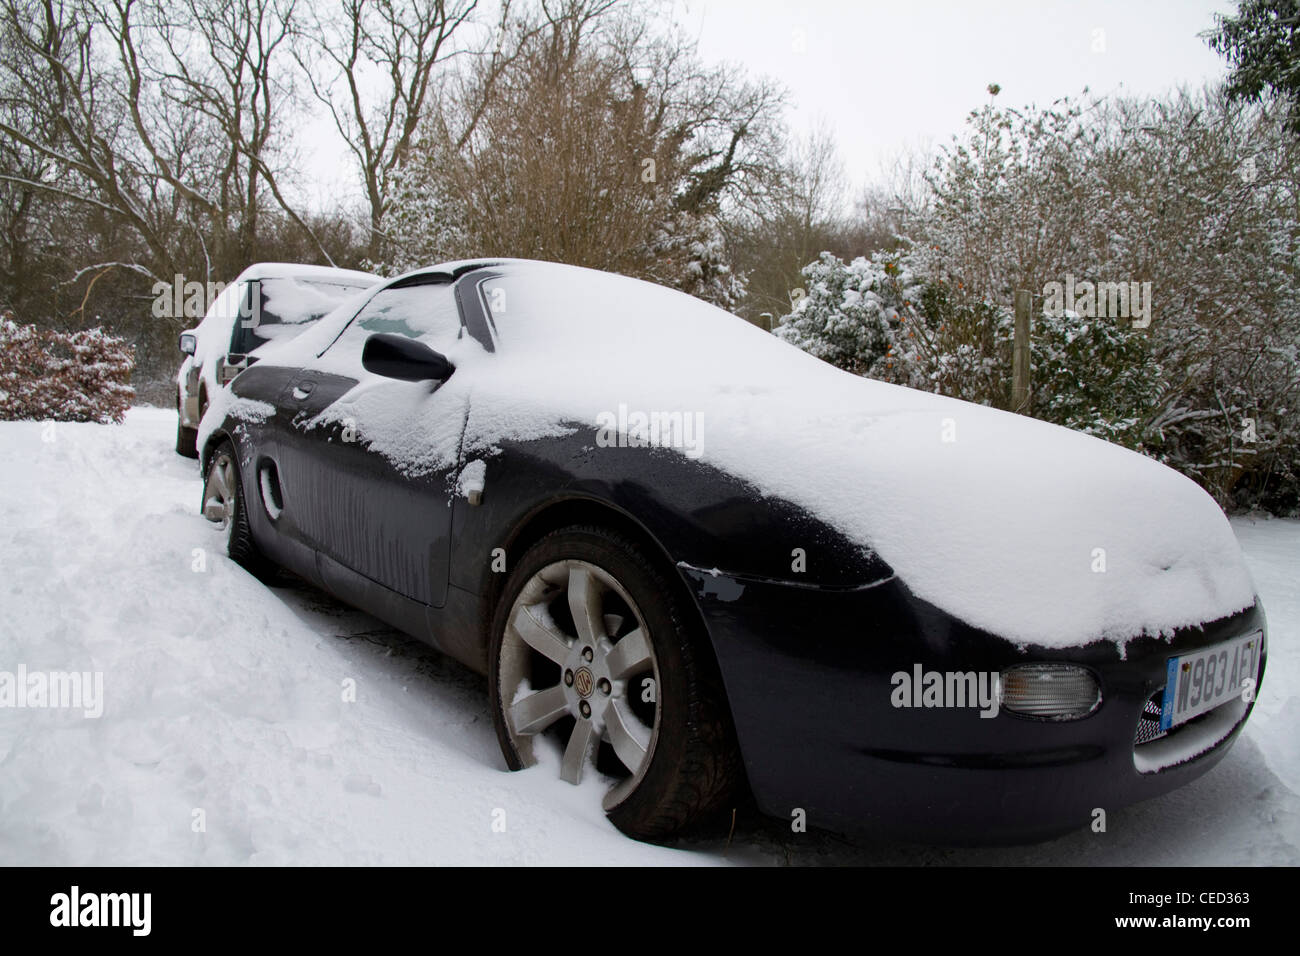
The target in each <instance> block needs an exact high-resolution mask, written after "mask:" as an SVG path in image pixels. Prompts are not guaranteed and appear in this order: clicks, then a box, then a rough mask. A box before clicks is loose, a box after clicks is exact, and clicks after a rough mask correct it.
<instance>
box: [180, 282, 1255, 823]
mask: <svg viewBox="0 0 1300 956" xmlns="http://www.w3.org/2000/svg"><path fill="white" fill-rule="evenodd" d="M362 299H363V300H364V301H357V302H353V303H349V305H348V306H347V307H346V308H340V309H338V310H336V311H335V312H334V313H332V314H331V315H329V316H326V317H325V318H324V319H322V320H321V321H320V322H318V323H317V324H316V325H315V326H314V327H312V328H311V329H309V330H308V331H306V332H304V333H303V334H302V335H301V336H299V337H298V338H297V339H295V340H293V341H292V342H288V343H284V344H281V343H272V344H270V345H268V346H266V347H265V348H264V350H263V352H262V353H261V360H260V361H259V362H258V363H257V364H256V365H254V366H252V367H250V368H248V369H247V370H245V371H244V372H243V373H242V374H241V375H240V376H239V377H238V378H237V379H235V380H234V382H233V384H232V386H231V388H230V389H226V390H223V391H222V393H221V397H220V401H221V408H220V409H218V408H217V407H216V405H215V404H214V407H213V409H212V413H211V414H210V415H209V417H208V418H207V419H205V422H204V426H203V428H202V429H201V434H200V436H199V447H200V449H201V452H202V468H203V474H204V475H205V482H204V490H203V513H204V515H205V516H206V517H207V518H208V519H210V520H211V521H214V522H218V523H220V524H221V525H223V526H224V527H225V529H226V535H227V547H228V551H229V554H230V555H231V556H232V557H233V558H234V559H235V560H237V561H238V562H240V563H242V564H243V565H244V566H246V567H248V568H250V569H252V570H254V571H256V572H259V573H261V572H264V571H266V570H267V569H268V568H271V567H273V566H276V565H278V566H282V567H285V568H288V569H290V570H292V571H293V572H296V573H297V574H299V575H301V576H303V577H305V578H307V579H309V580H310V581H313V582H315V583H316V584H317V585H319V586H320V587H322V588H324V589H326V590H327V591H329V592H331V593H333V594H334V595H336V596H337V597H339V598H340V599H342V600H343V601H346V602H349V603H351V604H354V605H356V606H358V607H360V608H363V609H365V610H366V611H368V612H370V613H371V614H373V615H375V616H376V617H379V618H381V619H382V620H384V621H387V622H389V623H390V624H392V625H393V626H395V627H397V628H399V629H402V630H404V631H406V632H409V633H411V634H413V635H416V636H418V637H420V638H422V639H424V640H426V641H428V642H430V643H431V644H433V645H434V646H435V647H437V648H439V649H441V650H442V651H443V652H445V653H447V654H449V655H451V656H453V657H455V658H457V659H458V660H460V661H463V662H464V663H465V664H467V665H469V666H470V667H472V668H474V669H476V670H478V671H480V672H482V673H484V674H487V675H488V677H489V680H488V684H489V688H490V696H491V701H490V706H491V712H492V716H493V720H494V723H495V727H496V732H497V736H498V738H499V741H500V744H501V749H502V752H503V754H504V756H505V761H506V763H507V765H508V766H509V767H511V768H512V769H519V768H522V767H525V766H529V765H532V764H536V763H540V764H542V765H544V766H546V767H549V768H550V771H551V772H552V773H556V774H558V775H559V776H560V777H561V778H563V779H564V780H567V781H569V782H571V783H578V782H579V781H580V780H582V779H583V777H584V775H585V776H587V777H588V778H590V777H591V776H593V774H592V771H593V770H594V771H595V774H594V776H595V777H596V780H597V781H598V785H599V786H600V788H601V792H602V793H603V807H604V810H605V812H606V813H607V814H608V816H609V818H610V819H611V820H612V821H613V822H614V823H615V824H616V825H617V826H618V827H619V828H621V829H622V830H623V831H625V832H626V833H628V834H631V835H632V836H635V837H638V838H643V839H651V840H660V839H665V838H668V837H670V836H672V835H673V834H675V833H678V832H680V831H681V830H683V829H685V828H687V827H689V826H691V825H692V824H694V823H696V822H698V821H700V820H702V819H704V818H706V817H708V816H710V815H711V814H713V813H714V812H716V811H719V810H720V809H722V808H725V807H729V806H734V805H735V804H734V803H732V802H731V801H732V800H733V797H734V795H735V794H736V792H737V789H738V788H742V787H746V786H747V787H748V788H749V789H750V791H751V792H752V794H753V797H754V798H755V800H756V802H757V805H758V806H759V807H760V808H761V809H762V810H763V811H765V812H767V813H769V814H772V815H774V816H777V817H781V818H784V819H786V820H793V821H796V822H799V821H805V820H806V821H807V822H808V823H811V824H820V825H824V826H828V827H832V828H837V829H843V830H856V831H869V832H874V833H877V834H880V835H883V836H887V837H890V838H896V839H897V838H907V839H922V840H927V841H935V840H938V841H944V842H962V843H971V842H990V841H992V842H1004V841H1027V840H1035V839H1040V838H1045V837H1048V836H1051V835H1054V834H1056V833H1060V832H1063V831H1066V830H1069V829H1072V828H1076V827H1082V826H1086V825H1089V824H1092V825H1094V826H1095V825H1096V824H1097V821H1098V819H1099V817H1098V814H1099V813H1106V812H1110V811H1113V810H1114V809H1116V808H1118V807H1121V806H1123V805H1125V804H1128V803H1132V802H1135V801H1138V800H1142V799H1145V798H1148V797H1151V796H1154V795H1157V794H1160V793H1163V792H1165V791H1167V790H1169V789H1171V788H1173V787H1177V786H1179V785H1181V784H1183V783H1186V782H1187V781H1189V780H1191V779H1193V778H1195V777H1197V776H1198V775H1200V774H1202V773H1204V772H1205V771H1206V770H1208V769H1209V768H1210V767H1211V766H1213V765H1214V764H1215V763H1217V762H1218V761H1219V760H1220V759H1222V757H1223V756H1224V754H1225V753H1226V752H1227V750H1228V748H1229V747H1230V746H1231V744H1232V742H1233V741H1234V739H1235V738H1236V736H1237V734H1238V733H1239V732H1240V730H1241V728H1242V726H1243V724H1244V722H1245V720H1246V718H1247V715H1248V714H1249V713H1250V710H1251V708H1252V706H1253V702H1254V699H1255V694H1256V693H1257V692H1258V687H1259V681H1260V679H1261V677H1262V674H1263V670H1264V661H1265V651H1266V646H1265V621H1264V614H1263V610H1262V608H1261V607H1260V604H1259V601H1258V599H1257V597H1256V595H1255V589H1254V587H1253V584H1252V581H1251V579H1250V576H1249V574H1248V573H1247V571H1246V568H1245V566H1244V564H1243V560H1242V556H1241V553H1240V550H1239V548H1238V545H1237V543H1236V540H1235V538H1234V536H1233V533H1232V531H1231V529H1230V527H1229V525H1228V522H1227V520H1226V518H1225V516H1224V514H1223V513H1222V511H1221V510H1220V509H1219V508H1218V506H1217V505H1216V504H1215V502H1214V501H1213V500H1212V499H1211V498H1210V497H1209V496H1208V495H1207V494H1206V493H1205V492H1204V491H1202V490H1201V489H1200V488H1199V487H1198V486H1197V485H1196V484H1195V483H1193V482H1192V481H1190V480H1189V479H1187V478H1185V477H1184V476H1182V475H1180V474H1178V473H1176V472H1174V471H1172V470H1170V469H1168V468H1166V467H1164V466H1162V465H1160V464H1159V463H1157V462H1155V461H1153V460H1151V459H1149V458H1146V457H1144V456H1142V455H1139V454H1136V453H1134V452H1131V451H1128V450H1125V449H1123V448H1120V447H1118V446H1115V445H1111V444H1108V443H1106V442H1103V441H1101V440H1098V439H1096V438H1093V437H1090V436H1087V435H1083V434H1079V433H1076V432H1072V431H1068V430H1066V429H1063V428H1059V427H1056V426H1053V425H1048V424H1045V423H1042V422H1039V421H1035V420H1032V419H1028V418H1025V417H1022V416H1018V415H1013V414H1010V413H1006V412H1001V411H996V410H993V409H990V408H986V407H983V406H978V405H972V404H968V403H965V402H960V401H956V400H952V399H947V398H943V397H940V396H937V395H932V394H928V393H924V392H919V391H914V390H911V389H906V388H901V387H898V386H893V385H888V384H884V383H881V382H876V381H871V380H868V379H864V378H861V377H858V376H854V375H851V374H848V373H846V372H843V371H840V370H838V369H835V368H833V367H832V366H830V365H828V364H825V363H823V362H821V361H820V360H818V359H816V358H813V357H812V356H810V355H807V354H805V353H803V352H800V351H799V350H797V349H795V348H793V347H792V346H789V345H787V344H786V343H784V342H782V341H780V340H779V339H778V338H777V337H775V336H772V335H770V334H768V333H766V332H764V331H762V330H760V329H758V328H756V327H755V326H752V325H749V324H748V323H746V322H744V321H742V320H741V319H739V318H736V317H734V316H732V315H730V314H728V313H726V312H723V311H721V310H719V309H716V308H714V307H712V306H709V305H707V304H705V303H703V302H701V301H699V300H697V299H693V298H691V297H689V296H686V295H684V294H681V293H678V292H674V291H671V290H668V289H664V288H661V287H659V286H655V285H650V284H647V283H644V282H640V281H637V280H632V279H628V278H625V277H620V276H613V275H609V274H606V273H601V272H594V271H590V270H585V269H578V268H574V267H569V266H560V265H555V264H548V263H535V262H527V261H521V260H504V261H476V262H460V263H451V264H446V265H441V266H436V267H432V268H430V269H427V270H423V271H420V272H415V273H411V274H408V275H406V276H403V277H401V278H398V279H396V280H392V281H389V282H387V283H385V284H384V285H382V286H380V287H378V288H376V289H375V290H372V292H370V293H369V294H368V295H365V296H363V297H362ZM1171 811H1172V808H1171ZM1184 812H1186V810H1184ZM1183 825H1185V826H1186V827H1188V828H1192V829H1196V830H1199V829H1200V828H1202V827H1204V825H1205V821H1203V820H1199V819H1192V818H1189V819H1187V820H1186V821H1185V824H1183Z"/></svg>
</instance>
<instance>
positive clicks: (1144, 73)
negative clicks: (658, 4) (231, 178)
mask: <svg viewBox="0 0 1300 956" xmlns="http://www.w3.org/2000/svg"><path fill="white" fill-rule="evenodd" d="M1234 7H1235V4H1233V3H1232V2H1230V0H1217V2H1216V0H967V2H962V0H857V2H853V0H807V2H803V3H788V2H780V0H663V5H662V8H663V13H664V17H665V19H666V20H667V19H675V20H676V21H677V23H678V24H679V25H680V26H681V28H682V29H683V30H684V31H685V32H686V33H687V34H688V35H689V36H691V37H693V38H695V39H696V40H697V41H698V43H699V48H700V53H701V55H702V56H703V58H704V59H705V61H706V62H710V63H716V62H721V61H729V62H734V63H739V64H741V65H743V66H744V67H745V68H746V69H747V70H748V71H749V72H750V73H751V74H754V75H766V76H770V77H772V78H773V79H775V80H777V81H778V82H779V83H781V84H783V85H784V86H785V87H787V88H788V90H789V94H790V96H789V103H790V110H789V114H788V116H789V120H790V123H791V127H792V129H793V130H795V131H796V132H806V131H808V130H810V129H812V128H813V127H814V126H816V125H818V124H824V125H826V126H827V127H829V129H830V130H831V132H832V133H833V134H834V136H835V139H836V141H837V143H838V146H839V151H840V157H841V159H842V160H843V161H844V165H845V169H846V172H847V174H848V176H849V178H850V180H851V181H852V182H853V183H854V185H855V187H856V186H858V185H861V184H863V183H866V182H868V181H872V180H877V179H879V178H881V172H882V169H883V168H884V166H885V165H887V164H888V163H890V162H891V161H892V160H893V158H894V157H896V156H897V155H898V154H899V153H900V152H901V151H903V150H904V149H909V148H922V149H927V150H928V149H929V148H931V147H933V146H937V145H940V144H942V143H946V142H947V141H948V139H949V138H950V137H951V136H952V135H953V134H954V133H958V132H960V130H961V128H962V124H963V122H964V120H965V118H966V115H967V114H968V113H969V112H970V110H972V109H974V108H977V107H979V106H981V105H982V104H983V103H985V102H986V101H987V100H988V94H987V93H986V92H985V88H986V87H987V86H988V84H989V83H997V84H999V85H1000V86H1001V87H1002V92H1001V94H1000V95H999V97H998V102H999V103H1001V104H1003V105H1009V106H1023V105H1025V104H1027V103H1038V104H1040V105H1047V104H1049V103H1050V102H1052V101H1053V100H1055V99H1057V98H1059V97H1061V96H1065V95H1073V96H1077V95H1078V94H1079V93H1080V92H1081V91H1082V89H1083V88H1084V87H1085V86H1086V87H1088V88H1089V90H1090V91H1091V92H1092V93H1097V94H1101V93H1109V92H1115V91H1120V90H1123V91H1127V92H1130V93H1138V94H1159V93H1162V92H1165V91H1167V90H1169V89H1172V88H1174V87H1177V86H1179V85H1181V84H1187V85H1190V86H1199V85H1201V84H1202V83H1204V82H1206V81H1208V80H1216V79H1219V78H1222V77H1223V76H1224V74H1225V66H1224V62H1223V60H1222V59H1221V58H1220V57H1219V56H1217V55H1216V54H1215V53H1214V52H1213V51H1211V50H1210V48H1209V46H1208V45H1207V44H1206V43H1205V41H1204V40H1203V39H1201V37H1199V36H1198V35H1197V34H1199V33H1200V32H1202V31H1204V30H1206V29H1208V28H1210V27H1211V26H1212V25H1213V22H1214V17H1213V15H1214V13H1216V12H1219V13H1227V12H1231V11H1232V10H1233V9H1234ZM1098 31H1100V32H1098ZM1094 46H1097V47H1099V49H1096V50H1095V49H1094ZM303 143H304V146H305V147H306V149H305V150H304V156H303V163H302V166H301V167H300V168H301V171H302V179H301V181H300V183H299V186H300V189H301V190H302V191H303V192H304V193H305V194H306V195H307V196H308V197H309V201H311V200H313V199H314V200H316V201H319V202H326V201H328V200H329V199H331V198H332V197H336V196H337V195H338V194H339V193H340V191H346V192H356V190H355V187H352V186H351V184H350V180H351V178H352V177H353V175H354V174H352V173H351V171H350V170H349V169H348V167H347V166H346V165H345V164H346V157H345V155H344V152H343V147H342V146H341V145H340V144H338V143H337V140H336V139H335V138H334V135H333V131H332V128H329V127H326V126H324V125H323V124H316V125H315V126H314V127H313V128H312V129H310V130H309V131H307V132H306V135H304V137H303Z"/></svg>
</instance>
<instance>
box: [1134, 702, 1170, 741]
mask: <svg viewBox="0 0 1300 956" xmlns="http://www.w3.org/2000/svg"><path fill="white" fill-rule="evenodd" d="M1164 696H1165V689H1164V688H1163V687H1162V688H1160V689H1159V690H1158V691H1156V692H1155V693H1154V694H1152V695H1151V696H1150V697H1149V698H1148V699H1147V702H1146V703H1145V704H1143V705H1142V716H1141V717H1140V718H1139V719H1138V726H1137V735H1136V736H1135V737H1134V738H1133V745H1134V746H1135V747H1141V746H1142V745H1143V744H1149V743H1151V741H1153V740H1159V739H1160V738H1161V737H1163V736H1165V735H1166V734H1167V733H1168V731H1165V730H1161V729H1160V707H1161V704H1162V703H1163V702H1164Z"/></svg>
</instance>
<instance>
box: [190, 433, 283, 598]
mask: <svg viewBox="0 0 1300 956" xmlns="http://www.w3.org/2000/svg"><path fill="white" fill-rule="evenodd" d="M247 501H248V498H247V496H246V495H245V494H244V486H243V478H242V476H241V475H240V471H239V458H238V456H237V455H236V454H235V446H234V445H233V444H231V443H230V442H229V441H223V442H221V444H219V445H218V446H217V447H216V448H215V449H214V450H213V452H212V455H211V457H210V458H209V459H208V471H207V474H206V475H205V476H204V479H203V504H202V510H203V516H204V517H205V518H207V519H208V520H209V521H212V522H214V523H216V524H221V525H222V526H223V527H224V528H225V530H226V533H227V537H226V554H227V555H229V556H230V559H231V560H232V561H234V562H235V563H236V564H238V565H239V566H240V567H242V568H244V569H245V570H246V571H248V572H249V573H250V574H252V575H253V576H254V577H256V578H258V579H259V580H263V581H265V580H269V579H270V578H272V577H273V576H274V574H275V566H274V565H273V564H272V563H271V562H270V561H268V560H267V559H266V557H265V556H264V555H263V554H262V552H261V551H260V550H259V549H258V547H257V544H256V543H255V542H254V541H253V533H252V530H251V529H250V528H249V525H248V510H247V508H246V507H245V505H246V503H247Z"/></svg>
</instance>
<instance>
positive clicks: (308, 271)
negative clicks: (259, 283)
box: [235, 262, 383, 285]
mask: <svg viewBox="0 0 1300 956" xmlns="http://www.w3.org/2000/svg"><path fill="white" fill-rule="evenodd" d="M245 279H317V280H321V281H329V280H333V281H336V282H344V281H346V282H347V283H349V284H359V285H374V284H375V283H377V282H382V281H383V279H382V278H381V277H380V276H377V275H372V274H371V273H369V272H358V271H357V270H355V269H338V268H335V267H333V266H312V265H303V264H302V263H298V262H255V263H253V264H252V265H251V266H249V267H248V268H247V269H245V270H244V271H243V272H241V273H240V274H239V275H238V276H237V277H236V278H235V281H236V282H242V281H244V280H245Z"/></svg>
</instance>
